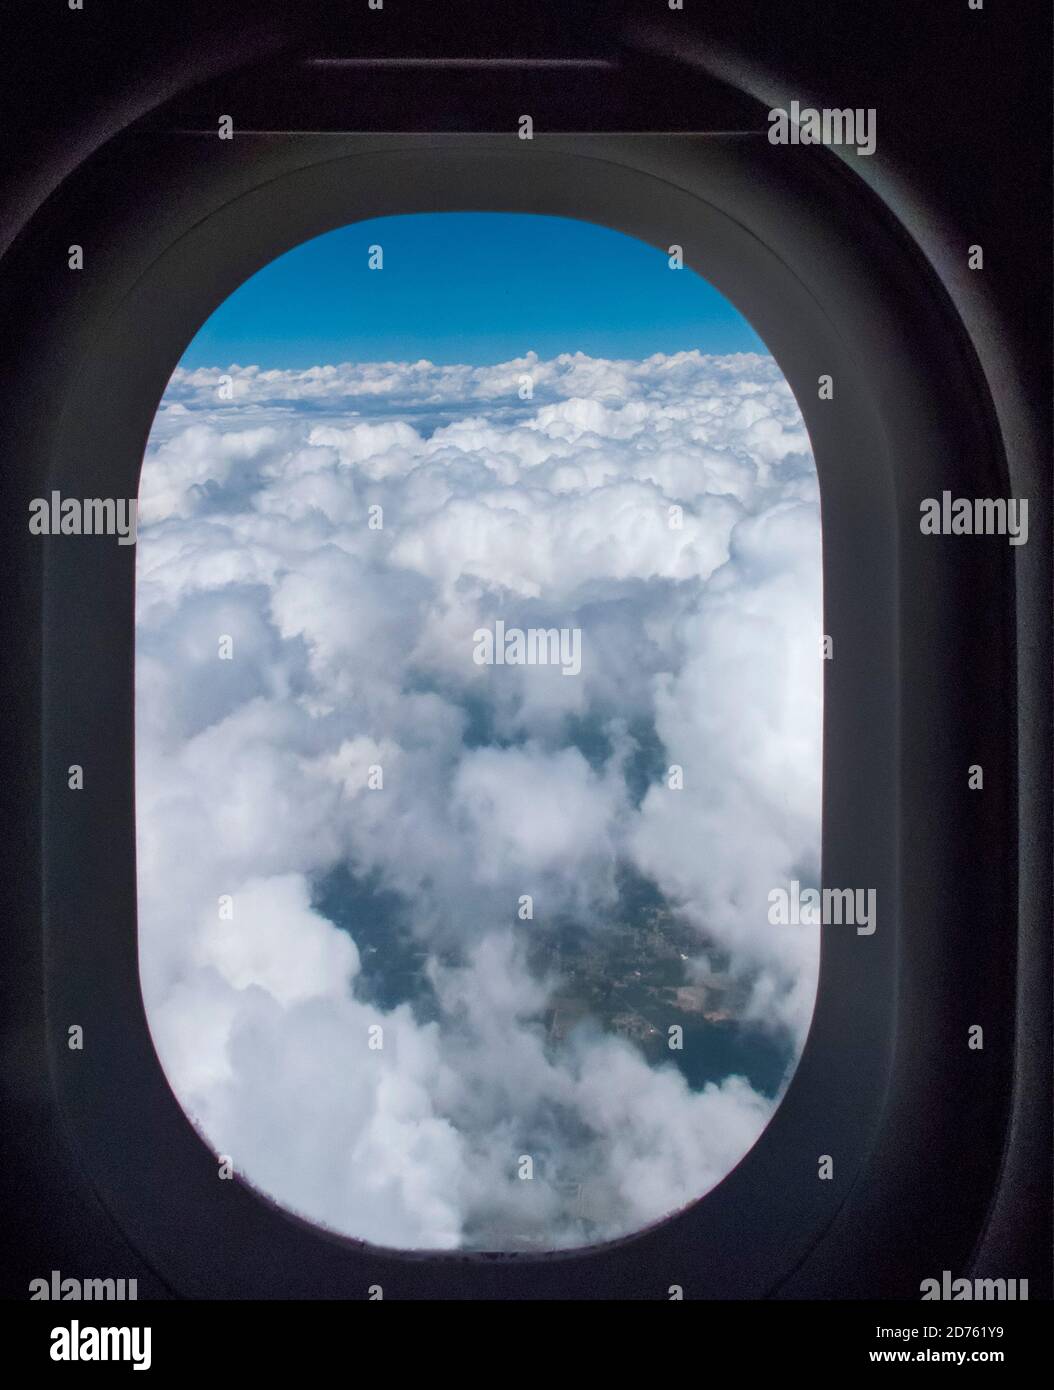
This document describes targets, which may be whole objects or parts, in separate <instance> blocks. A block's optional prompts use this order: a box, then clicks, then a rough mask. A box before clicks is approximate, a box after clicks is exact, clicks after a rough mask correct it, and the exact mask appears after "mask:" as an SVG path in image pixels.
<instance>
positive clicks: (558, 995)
mask: <svg viewBox="0 0 1054 1390" xmlns="http://www.w3.org/2000/svg"><path fill="white" fill-rule="evenodd" d="M239 363H241V364H245V363H249V364H251V365H238V364H239ZM820 558H821V555H820V527H819V504H818V491H817V480H816V474H815V468H814V465H813V461H812V456H811V452H810V448H809V441H808V438H807V435H806V432H805V427H804V424H803V422H802V418H801V415H800V413H799V411H798V408H797V405H796V403H795V401H794V398H793V396H792V394H791V391H790V389H789V387H788V385H787V383H786V381H785V380H784V379H783V376H782V374H781V372H780V370H779V368H778V366H777V365H776V363H775V362H774V360H773V359H772V358H771V357H770V356H769V355H768V353H767V351H766V349H765V347H764V345H763V344H762V343H761V342H760V340H758V339H757V338H756V336H755V335H754V334H753V332H752V330H751V329H750V328H749V326H748V325H747V324H746V323H745V322H744V320H743V319H742V318H741V317H740V316H739V315H738V314H737V312H736V311H735V310H734V309H733V308H732V306H730V305H729V304H728V303H727V302H726V301H725V300H724V299H722V298H721V296H720V295H718V294H717V293H716V291H714V290H713V288H712V287H710V286H709V285H708V284H707V283H706V282H705V281H704V280H703V279H701V278H700V277H699V276H697V275H696V274H695V273H694V272H693V271H691V270H690V269H687V268H679V267H678V266H677V257H676V255H673V256H672V257H671V256H670V255H668V254H667V253H666V252H664V251H659V250H656V249H654V248H652V247H649V246H646V245H644V244H643V243H641V242H637V241H635V240H633V239H632V238H629V237H625V236H623V235H621V234H619V233H616V232H613V231H611V230H609V229H606V228H601V227H596V226H593V225H590V224H585V223H579V222H574V221H569V220H566V219H559V218H543V217H533V216H532V217H528V216H512V215H504V214H503V215H498V214H482V213H474V214H441V215H429V216H424V215H418V216H407V217H393V218H383V219H377V220H375V221H372V222H366V223H361V224H357V225H355V226H352V227H348V228H343V229H341V230H340V231H338V232H333V233H330V234H329V235H328V236H326V237H321V238H318V239H317V240H316V241H313V242H310V243H307V244H306V245H304V246H301V247H298V248H296V249H295V250H294V251H292V252H290V253H289V254H288V255H287V256H284V257H282V258H281V259H280V260H278V261H276V262H274V263H273V264H272V265H271V266H268V267H267V268H266V269H264V270H263V271H261V272H260V273H259V274H258V275H256V276H254V277H253V278H252V279H251V280H250V281H248V282H246V284H245V285H243V286H242V287H241V289H240V290H239V291H238V292H237V293H236V294H235V295H233V296H232V297H231V298H230V299H229V300H228V301H227V302H226V303H225V304H224V305H223V306H221V308H220V309H219V310H218V311H217V313H216V314H215V315H213V317H212V319H210V320H209V322H208V323H207V324H206V325H205V326H204V327H203V329H202V330H201V332H200V333H199V335H198V337H197V338H196V339H195V341H194V343H193V344H191V346H190V348H189V349H188V352H187V354H186V357H185V359H184V362H183V364H182V365H181V367H180V368H179V369H178V370H177V371H176V373H175V375H174V376H173V378H172V381H171V383H170V385H169V388H168V391H167V393H166V395H165V398H164V401H163V402H162V405H161V408H160V409H159V411H158V415H157V418H156V421H155V424H154V428H153V431H152V434H151V438H150V442H149V445H148V448H147V454H146V460H145V463H144V468H143V475H142V485H141V497H140V513H139V540H138V557H137V564H138V577H137V619H136V622H137V638H136V644H137V645H136V662H137V665H136V740H137V743H136V754H137V766H136V777H137V814H138V838H139V845H138V869H139V941H140V967H141V979H142V986H143V995H144V1000H145V1003H146V1008H147V1014H148V1018H149V1022H150V1027H151V1031H152V1035H153V1038H154V1042H155V1045H156V1047H157V1050H158V1053H159V1056H160V1058H161V1061H162V1064H163V1066H164V1068H165V1071H166V1073H167V1075H168V1077H169V1080H170V1082H171V1084H172V1086H173V1089H174V1090H175V1092H176V1094H177V1096H178V1097H179V1099H180V1102H181V1104H182V1105H183V1107H184V1109H185V1110H186V1112H187V1114H188V1116H189V1117H190V1118H191V1119H192V1120H193V1122H194V1123H195V1124H196V1125H197V1126H198V1128H199V1130H200V1132H201V1134H202V1135H203V1137H204V1138H205V1140H206V1141H207V1142H208V1143H209V1144H210V1145H211V1146H212V1148H213V1149H214V1151H215V1152H216V1153H217V1155H224V1156H229V1158H230V1160H231V1162H232V1164H233V1169H234V1171H235V1172H236V1173H237V1174H239V1175H240V1176H242V1177H244V1178H245V1179H246V1180H248V1181H249V1182H250V1183H252V1184H253V1185H254V1186H256V1187H257V1188H258V1189H260V1190H261V1191H263V1192H265V1193H267V1194H268V1195H269V1196H270V1197H272V1198H274V1199H275V1200H276V1201H277V1202H279V1203H280V1204H282V1205H283V1206H285V1207H287V1208H289V1209H291V1210H293V1211H295V1212H297V1213H299V1214H301V1215H303V1216H305V1217H307V1218H309V1219H311V1220H313V1221H315V1222H317V1223H319V1224H322V1225H325V1226H327V1227H329V1228H331V1229H333V1230H335V1231H339V1232H342V1233H344V1234H347V1235H351V1236H355V1237H358V1238H361V1239H366V1240H369V1241H372V1242H376V1243H378V1244H382V1245H388V1246H395V1247H401V1248H422V1249H455V1248H466V1249H503V1250H530V1249H538V1250H544V1249H554V1248H564V1247H569V1246H577V1245H584V1244H591V1243H594V1242H597V1241H601V1240H606V1239H610V1238H613V1237H616V1236H620V1235H624V1234H626V1233H628V1232H631V1231H634V1230H637V1229H639V1228H641V1227H642V1226H644V1225H647V1224H649V1223H651V1222H653V1221H655V1220H657V1219H659V1218H661V1217H663V1216H665V1215H667V1214H668V1213H670V1212H673V1211H675V1210H677V1209H679V1208H681V1207H683V1206H684V1205H685V1204H687V1203H689V1202H691V1201H693V1200H695V1199H697V1198H698V1197H700V1196H701V1195H702V1194H704V1193H705V1192H706V1191H708V1190H709V1189H710V1188H711V1187H712V1186H714V1184H716V1183H717V1182H719V1181H720V1179H721V1178H722V1177H723V1176H724V1175H725V1174H726V1173H727V1172H729V1171H730V1169H731V1168H732V1167H734V1166H735V1164H736V1163H737V1162H738V1161H739V1160H740V1159H741V1158H742V1157H743V1155H744V1154H745V1153H746V1152H747V1150H748V1149H749V1148H750V1147H751V1146H752V1144H753V1143H754V1142H755V1140H756V1139H757V1137H758V1135H759V1134H760V1133H761V1131H762V1130H763V1129H764V1127H765V1125H766V1124H767V1122H768V1120H769V1119H770V1118H771V1115H772V1113H773V1111H774V1109H775V1107H776V1105H777V1104H778V1101H779V1098H780V1096H781V1094H782V1092H783V1090H784V1089H785V1086H786V1084H787V1081H788V1080H789V1077H790V1075H791V1073H792V1072H793V1069H794V1066H795V1065H796V1063H797V1059H798V1057H799V1055H800V1052H801V1048H802V1046H803V1043H804V1039H805V1035H806V1032H807V1029H808V1025H809V1020H810V1017H811V1014H812V1008H813V1003H814V999H815V993H816V979H817V964H818V943H819V937H818V929H817V928H816V927H810V926H802V925H774V924H773V923H772V922H770V913H769V894H770V893H771V892H772V890H773V889H776V888H780V887H787V886H788V884H789V883H790V881H792V880H797V881H798V882H799V883H800V884H802V885H803V886H805V885H812V884H815V883H816V882H817V881H818V876H819V845H820V748H821V726H822V662H821V659H820V656H821V652H820V635H821V631H822V614H821V572H820ZM218 1166H219V1163H218Z"/></svg>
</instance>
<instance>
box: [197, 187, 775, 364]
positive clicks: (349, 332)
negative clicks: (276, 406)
mask: <svg viewBox="0 0 1054 1390" xmlns="http://www.w3.org/2000/svg"><path fill="white" fill-rule="evenodd" d="M375 243H376V244H379V245H381V246H382V247H383V248H384V269H383V270H381V271H376V270H373V271H371V270H370V269H369V268H368V264H367V261H368V248H369V247H370V246H371V245H372V244H375ZM692 348H698V349H699V351H701V352H706V353H730V352H766V351H767V349H766V348H765V346H764V344H763V343H762V341H761V339H760V338H759V337H758V336H757V334H756V333H755V332H754V331H753V329H752V328H751V327H750V326H749V324H748V323H747V322H746V320H745V319H744V318H743V317H742V316H741V315H740V314H739V312H738V311H737V310H736V309H734V308H733V307H732V305H731V304H730V303H729V302H728V300H726V299H725V298H724V297H723V296H722V295H720V294H719V293H718V292H717V291H716V290H715V289H714V288H713V287H712V286H711V285H710V284H708V283H707V281H705V280H703V279H702V278H701V277H700V276H699V275H696V274H695V273H694V272H693V271H691V270H689V269H684V270H681V271H672V270H670V269H669V266H668V264H667V257H666V255H665V254H664V253H663V252H661V251H659V250H656V249H655V248H654V247H651V246H648V245H646V244H645V243H644V242H641V241H637V240H636V239H635V238H633V237H628V236H624V235H623V234H622V233H620V232H614V231H612V230H610V229H609V228H607V227H600V226H597V225H595V224H592V223H588V222H578V221H574V220H572V219H569V218H562V217H539V216H534V215H525V214H519V213H478V212H477V213H473V212H467V213H421V214H412V215H405V216H398V217H378V218H372V219H370V220H368V221H365V222H358V223H355V224H354V225H352V226H349V227H342V228H339V229H338V230H337V231H334V232H328V233H327V234H326V235H324V236H321V237H316V238H314V239H313V240H312V241H308V242H305V243H304V244H303V245H302V246H298V247H296V248H294V250H292V251H289V252H287V253H286V254H285V255H284V256H280V257H279V258H278V259H277V260H275V261H272V262H271V264H270V265H268V266H265V267H264V269H263V270H261V271H259V272H258V273H257V274H256V275H254V276H252V278H251V279H249V280H247V281H246V282H245V284H244V285H242V286H241V287H240V288H239V289H237V290H236V291H235V292H234V294H232V295H231V296H230V297H229V298H228V299H227V300H226V301H225V302H224V303H223V304H222V305H220V307H219V308H218V309H217V310H216V312H215V313H214V314H213V315H212V316H211V317H210V318H209V320H208V321H207V322H206V323H205V325H204V326H203V328H202V329H201V330H200V331H199V332H198V334H197V336H196V337H195V338H194V339H193V341H192V342H191V344H190V346H189V347H188V349H187V351H186V353H185V354H184V357H183V360H182V363H181V365H182V366H183V367H186V368H195V367H215V366H229V365H230V364H231V363H235V362H236V363H238V364H239V365H241V366H250V365H258V366H261V367H264V368H286V369H300V368H306V367H312V366H318V365H323V364H327V363H338V362H349V361H351V362H354V361H373V362H376V361H416V360H418V359H420V358H427V359H429V360H430V361H432V362H435V363H437V364H439V365H449V364H452V363H471V364H472V365H474V366H489V365H493V364H494V363H497V362H505V361H508V360H510V359H511V358H514V357H521V356H523V354H524V353H526V352H527V351H529V350H530V349H533V350H534V351H535V352H536V353H537V354H538V355H539V357H541V358H543V359H544V358H551V357H555V356H557V355H558V354H560V353H563V352H584V353H587V354H588V355H589V356H591V357H608V358H612V357H614V358H633V359H640V358H644V357H649V356H651V355H652V354H653V353H657V352H663V353H667V354H671V353H675V352H682V351H687V350H690V349H692Z"/></svg>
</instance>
